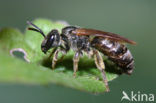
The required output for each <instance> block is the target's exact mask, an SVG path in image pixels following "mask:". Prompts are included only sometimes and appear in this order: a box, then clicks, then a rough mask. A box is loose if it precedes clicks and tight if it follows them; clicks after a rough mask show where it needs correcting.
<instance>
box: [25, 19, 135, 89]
mask: <svg viewBox="0 0 156 103" xmlns="http://www.w3.org/2000/svg"><path fill="white" fill-rule="evenodd" d="M27 23H28V24H29V25H31V26H33V28H31V27H29V28H28V30H32V31H36V32H39V33H40V34H42V36H43V37H44V40H43V42H42V44H41V50H42V52H43V53H45V54H46V53H47V51H48V50H49V49H51V48H53V51H52V53H51V55H53V59H52V68H55V65H56V63H57V61H58V53H59V52H61V53H62V54H63V56H64V55H65V54H67V53H68V52H69V50H70V49H72V50H73V51H74V53H75V55H74V56H73V70H74V73H73V76H74V77H76V72H77V70H78V62H79V58H80V57H81V56H83V54H84V53H86V54H87V55H88V56H89V57H92V58H94V61H95V64H96V66H97V68H98V69H99V70H100V71H101V73H102V77H103V82H104V84H105V86H106V91H109V86H108V81H107V78H106V74H105V64H104V61H103V57H102V55H101V54H103V55H105V56H107V57H108V59H110V60H111V61H112V62H114V63H115V64H116V65H117V66H118V67H120V70H121V71H122V73H126V74H132V71H133V68H134V60H133V56H132V54H131V52H130V51H129V50H128V48H127V47H126V46H125V43H129V44H133V45H135V44H136V42H134V41H132V40H129V39H126V38H124V37H122V36H119V35H118V34H114V33H110V32H105V31H100V30H94V29H86V28H79V27H75V26H66V27H64V28H63V29H62V31H61V33H59V32H58V30H56V29H53V30H51V31H50V32H49V33H48V34H47V35H45V34H44V33H43V31H42V30H41V29H40V28H38V27H37V26H36V25H34V24H33V23H31V22H29V21H28V22H27Z"/></svg>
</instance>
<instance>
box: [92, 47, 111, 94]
mask: <svg viewBox="0 0 156 103" xmlns="http://www.w3.org/2000/svg"><path fill="white" fill-rule="evenodd" d="M94 60H95V64H96V66H97V68H98V69H99V70H100V71H101V73H102V77H103V82H104V83H105V86H106V91H107V92H108V91H109V86H108V81H107V78H106V73H105V71H104V70H105V64H104V62H103V58H102V56H101V55H100V53H99V52H98V51H96V50H94Z"/></svg>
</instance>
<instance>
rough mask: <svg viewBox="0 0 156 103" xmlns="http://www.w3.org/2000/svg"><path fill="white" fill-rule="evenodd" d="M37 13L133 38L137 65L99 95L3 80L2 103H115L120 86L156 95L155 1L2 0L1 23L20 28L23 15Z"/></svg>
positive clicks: (31, 16)
mask: <svg viewBox="0 0 156 103" xmlns="http://www.w3.org/2000/svg"><path fill="white" fill-rule="evenodd" d="M39 17H42V18H48V19H51V20H65V21H67V22H69V24H71V25H78V26H81V27H86V28H95V29H100V30H105V31H109V32H114V33H118V34H121V35H122V36H124V37H127V38H130V39H132V40H134V41H136V42H137V45H136V46H131V45H128V47H129V49H130V50H131V52H132V54H133V56H134V59H135V70H134V72H133V74H132V75H131V76H127V75H121V76H120V77H119V78H117V79H115V80H114V81H112V82H110V83H109V86H110V89H111V92H109V93H103V94H98V95H95V94H90V93H86V92H81V91H77V90H73V89H70V88H66V87H62V86H56V85H51V86H50V87H42V86H26V85H19V84H12V85H10V84H2V83H1V84H0V103H36V102H37V103H43V102H45V103H52V102H53V103H104V102H107V103H108V102H109V103H116V102H117V103H118V102H120V101H121V97H122V91H123V90H124V91H126V92H127V93H130V92H131V91H134V92H136V93H137V92H138V91H140V92H141V93H147V94H148V93H152V94H155V95H156V66H155V65H156V63H155V61H156V60H155V59H156V57H155V53H156V46H155V44H156V43H155V42H156V1H155V0H64V1H63V0H12V1H11V0H1V1H0V28H3V27H15V28H19V29H20V30H21V31H24V29H25V26H26V25H27V24H26V21H27V20H34V19H35V18H39ZM39 45H40V44H39ZM124 102H126V101H124Z"/></svg>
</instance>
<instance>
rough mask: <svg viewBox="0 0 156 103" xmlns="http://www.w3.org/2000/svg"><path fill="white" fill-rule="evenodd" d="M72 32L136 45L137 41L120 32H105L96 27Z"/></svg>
mask: <svg viewBox="0 0 156 103" xmlns="http://www.w3.org/2000/svg"><path fill="white" fill-rule="evenodd" d="M72 33H74V34H76V35H93V36H101V37H104V38H108V39H111V40H115V41H119V42H123V43H129V44H133V45H135V44H136V42H135V41H133V40H129V39H127V38H124V37H122V36H120V35H118V34H114V33H110V32H105V31H100V30H94V29H85V28H79V29H76V30H75V31H73V32H72Z"/></svg>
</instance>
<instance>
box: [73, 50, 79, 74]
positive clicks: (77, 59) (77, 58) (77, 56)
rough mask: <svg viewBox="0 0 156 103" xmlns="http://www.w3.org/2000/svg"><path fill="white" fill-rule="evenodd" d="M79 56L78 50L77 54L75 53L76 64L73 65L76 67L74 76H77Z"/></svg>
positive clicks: (74, 60)
mask: <svg viewBox="0 0 156 103" xmlns="http://www.w3.org/2000/svg"><path fill="white" fill-rule="evenodd" d="M79 56H80V54H79V52H76V53H75V55H74V58H73V62H74V64H73V66H74V67H73V69H74V73H73V76H74V77H76V72H77V70H78V62H79Z"/></svg>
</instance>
